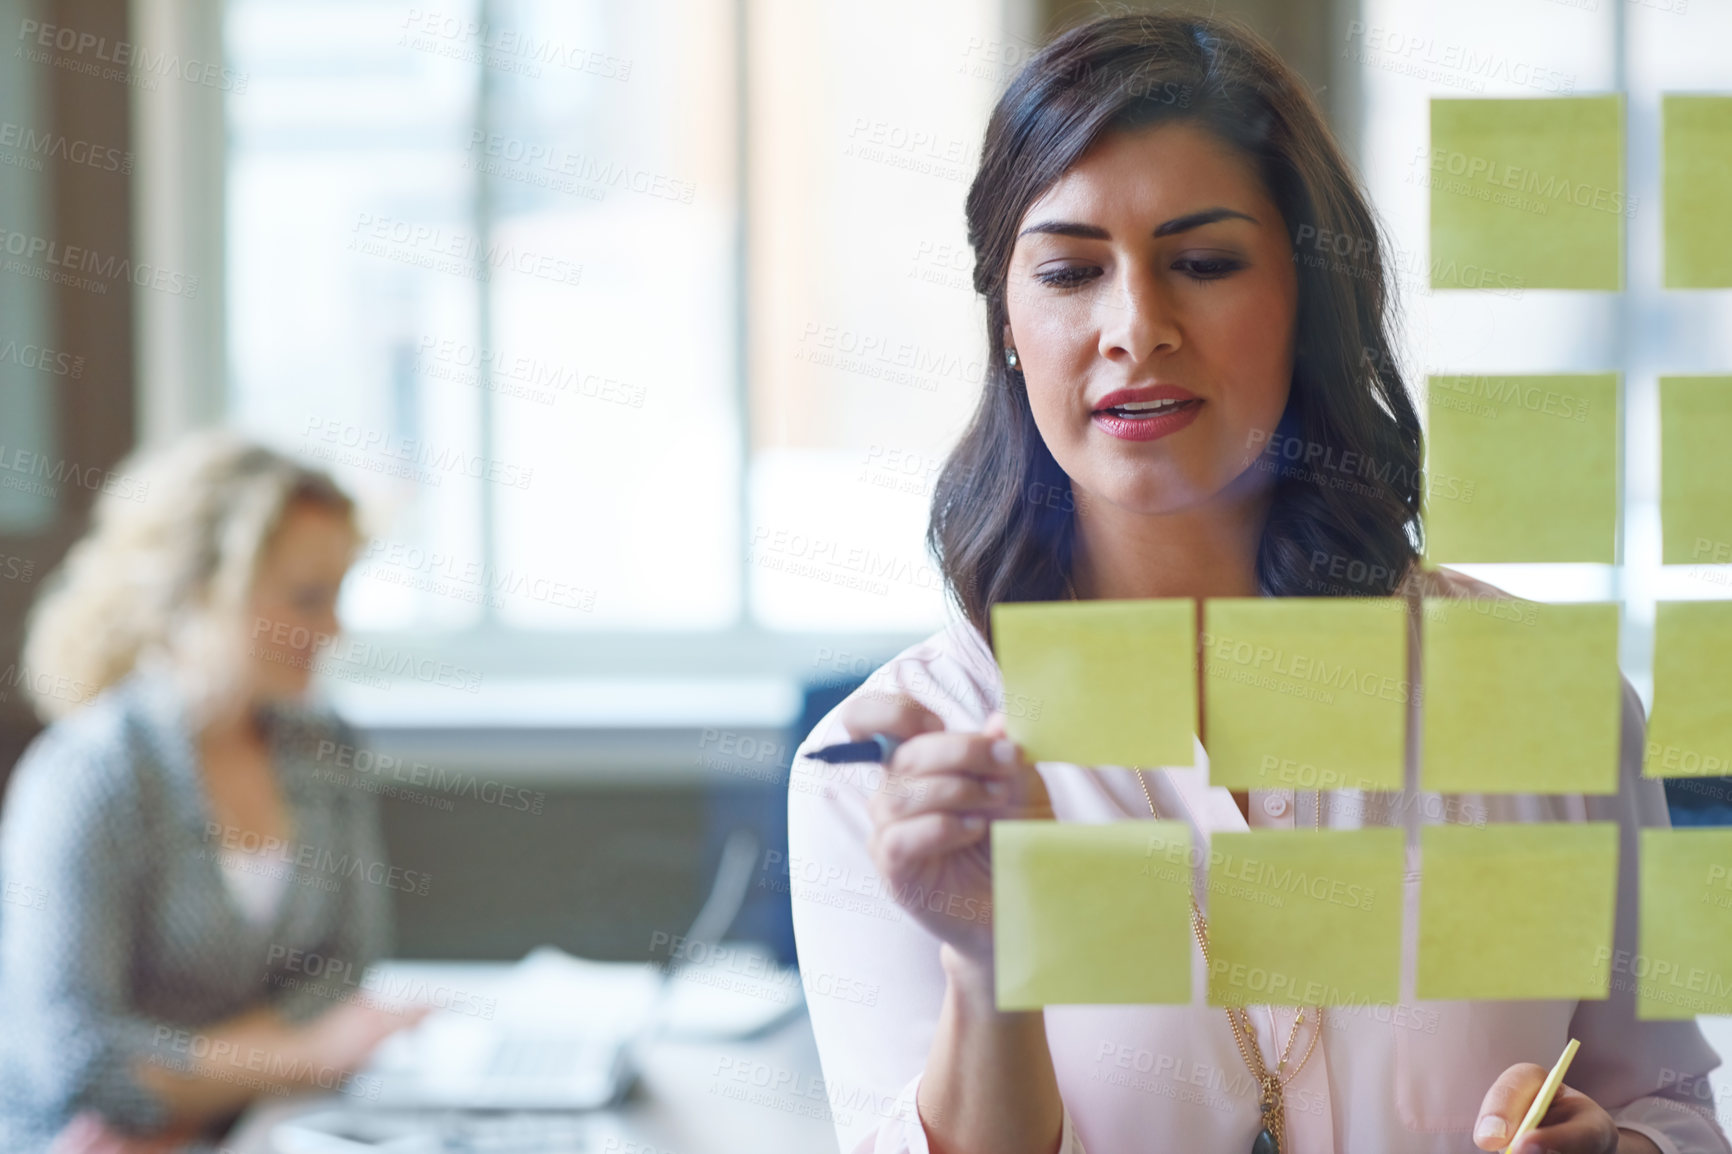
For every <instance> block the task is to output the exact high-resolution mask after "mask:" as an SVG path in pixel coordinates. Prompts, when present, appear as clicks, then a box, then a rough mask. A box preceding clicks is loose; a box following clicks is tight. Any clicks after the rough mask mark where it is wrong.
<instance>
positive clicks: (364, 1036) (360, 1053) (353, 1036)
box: [301, 1001, 433, 1074]
mask: <svg viewBox="0 0 1732 1154" xmlns="http://www.w3.org/2000/svg"><path fill="white" fill-rule="evenodd" d="M432 1010H433V1007H431V1006H378V1005H372V1004H370V1003H367V1002H360V1001H348V1002H343V1003H341V1004H340V1005H338V1006H336V1007H335V1008H333V1009H331V1010H328V1011H326V1012H325V1013H323V1014H321V1015H319V1017H317V1018H315V1019H313V1020H312V1021H311V1022H309V1023H308V1024H307V1025H305V1026H303V1027H302V1028H301V1029H302V1035H301V1045H302V1048H303V1050H304V1052H305V1055H306V1058H307V1059H308V1060H309V1061H310V1062H311V1063H312V1064H313V1065H314V1066H323V1067H324V1068H325V1069H326V1070H336V1071H339V1072H342V1073H345V1074H352V1073H354V1072H355V1071H356V1070H359V1069H360V1068H361V1067H362V1066H364V1065H366V1063H367V1059H368V1057H370V1056H371V1055H372V1053H373V1051H374V1050H376V1049H378V1048H379V1043H381V1042H383V1041H384V1040H385V1039H386V1038H389V1037H390V1036H391V1035H392V1034H395V1033H396V1032H397V1031H398V1030H406V1029H408V1028H409V1027H410V1026H413V1025H415V1024H416V1023H417V1022H419V1021H420V1020H421V1019H422V1018H425V1017H426V1016H427V1015H428V1014H429V1013H431V1012H432Z"/></svg>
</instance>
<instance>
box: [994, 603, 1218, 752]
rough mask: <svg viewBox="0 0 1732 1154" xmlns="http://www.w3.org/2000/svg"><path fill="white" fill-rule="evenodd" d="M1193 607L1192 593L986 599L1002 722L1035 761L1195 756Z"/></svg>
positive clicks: (1195, 639)
mask: <svg viewBox="0 0 1732 1154" xmlns="http://www.w3.org/2000/svg"><path fill="white" fill-rule="evenodd" d="M1196 622H1197V609H1196V604H1195V602H1193V601H1191V600H1190V599H1189V598H1185V597H1178V598H1159V599H1150V600H1143V601H1042V602H1023V603H1016V604H1006V603H1000V604H998V605H994V606H993V607H992V636H993V648H994V649H995V650H997V654H998V667H999V670H1000V671H1001V672H1002V673H1003V675H1004V696H1005V700H1007V701H1010V700H1015V701H1018V702H1020V703H1022V704H1023V705H1024V706H1025V708H1023V709H1019V710H1014V711H1010V712H1009V713H1007V715H1006V719H1005V721H1006V728H1007V732H1008V733H1009V735H1010V738H1011V740H1012V741H1015V742H1017V743H1018V744H1019V745H1021V746H1022V747H1023V748H1024V750H1025V751H1026V752H1027V755H1028V756H1029V758H1030V759H1031V760H1034V761H1069V762H1075V763H1077V764H1079V765H1125V766H1159V765H1191V764H1193V763H1194V762H1195V761H1196V744H1195V733H1196V724H1197V675H1196V650H1197V624H1196Z"/></svg>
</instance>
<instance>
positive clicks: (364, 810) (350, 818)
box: [275, 721, 392, 1022]
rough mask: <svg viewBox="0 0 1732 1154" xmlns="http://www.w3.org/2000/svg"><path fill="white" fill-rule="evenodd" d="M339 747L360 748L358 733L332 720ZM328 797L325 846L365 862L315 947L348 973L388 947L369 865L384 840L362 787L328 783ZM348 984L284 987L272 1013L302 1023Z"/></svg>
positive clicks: (383, 901) (347, 883) (379, 889)
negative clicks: (338, 961) (328, 831)
mask: <svg viewBox="0 0 1732 1154" xmlns="http://www.w3.org/2000/svg"><path fill="white" fill-rule="evenodd" d="M333 733H334V735H335V736H334V740H335V741H337V742H338V743H339V744H340V745H344V746H347V747H349V748H359V746H358V745H357V742H358V737H357V735H356V733H355V732H354V730H353V729H352V728H350V727H349V726H348V725H347V724H345V723H343V722H340V721H337V722H334V723H333V727H332V728H331V729H328V730H325V731H323V735H324V736H326V737H330V736H332V734H333ZM329 788H330V790H331V793H332V796H333V801H332V805H333V818H332V822H331V829H332V838H333V841H334V842H335V844H333V845H331V846H329V847H324V846H321V847H319V848H321V849H325V848H328V849H329V850H330V851H331V853H332V854H333V855H335V856H336V857H338V858H339V859H343V858H344V857H345V855H346V860H349V861H358V862H363V863H366V865H367V867H368V868H367V869H364V870H362V871H360V872H359V873H357V874H356V875H355V876H352V877H348V878H345V879H343V882H342V886H341V888H340V889H339V890H338V891H337V894H336V904H337V911H336V918H335V919H334V921H333V922H332V927H331V932H330V934H329V935H328V936H327V938H326V939H325V940H324V941H323V942H321V943H320V944H319V945H318V946H317V947H316V951H317V952H318V953H319V954H322V955H323V956H325V957H327V958H338V959H341V960H343V961H344V962H345V963H349V964H350V965H352V966H353V972H354V973H357V974H360V973H364V972H365V971H366V969H367V967H369V966H371V965H372V964H373V963H375V962H377V961H380V960H382V959H383V958H385V957H386V956H387V955H388V954H389V953H390V950H391V944H392V943H391V939H392V926H391V900H390V895H391V891H390V889H389V888H388V887H387V886H386V885H385V884H383V883H382V882H380V881H375V880H372V879H370V878H369V877H368V874H370V873H372V872H373V870H372V864H373V863H375V862H381V863H382V862H385V861H386V857H385V838H384V834H383V832H382V828H381V823H380V819H379V801H378V798H377V797H376V796H375V795H374V794H372V793H371V792H369V791H367V790H364V789H350V788H345V787H342V786H336V785H333V786H330V787H329ZM351 992H353V990H351V989H350V988H348V987H341V988H336V989H333V987H332V986H331V985H330V984H329V983H321V982H307V983H301V984H298V985H296V986H294V987H292V988H290V989H287V990H285V991H284V992H283V993H282V995H281V996H280V997H279V998H277V999H276V1002H275V1005H276V1008H277V1011H278V1012H279V1013H281V1014H282V1015H283V1016H284V1017H286V1018H288V1019H289V1020H290V1021H291V1022H305V1021H308V1020H310V1019H312V1018H316V1017H318V1016H319V1015H320V1014H322V1013H323V1012H325V1011H326V1010H329V1009H331V1008H332V1007H333V1006H334V1005H336V1004H337V1002H338V1001H339V1000H340V997H341V995H343V994H347V993H351Z"/></svg>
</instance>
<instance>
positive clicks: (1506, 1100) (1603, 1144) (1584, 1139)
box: [1473, 1062, 1660, 1154]
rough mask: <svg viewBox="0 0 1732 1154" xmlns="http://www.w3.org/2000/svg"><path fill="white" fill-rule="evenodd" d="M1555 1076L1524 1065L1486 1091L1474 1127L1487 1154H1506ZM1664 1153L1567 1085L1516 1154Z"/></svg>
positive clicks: (1507, 1072)
mask: <svg viewBox="0 0 1732 1154" xmlns="http://www.w3.org/2000/svg"><path fill="white" fill-rule="evenodd" d="M1548 1073H1550V1071H1548V1070H1547V1069H1546V1068H1545V1067H1544V1066H1536V1065H1534V1064H1533V1063H1532V1062H1518V1063H1517V1064H1516V1065H1514V1066H1511V1067H1510V1068H1509V1069H1507V1070H1505V1071H1504V1072H1503V1074H1502V1075H1500V1076H1499V1077H1498V1080H1497V1081H1496V1082H1493V1083H1492V1086H1491V1089H1489V1090H1487V1091H1486V1092H1485V1100H1484V1101H1483V1102H1481V1103H1480V1107H1479V1121H1478V1122H1477V1123H1476V1124H1475V1125H1474V1128H1473V1141H1474V1145H1476V1146H1478V1147H1479V1148H1480V1149H1481V1150H1502V1149H1503V1148H1504V1147H1505V1146H1507V1145H1508V1144H1509V1140H1510V1135H1512V1134H1514V1133H1515V1132H1516V1127H1517V1126H1519V1125H1521V1120H1522V1118H1523V1116H1525V1115H1526V1114H1527V1112H1528V1107H1529V1106H1531V1105H1533V1101H1534V1099H1535V1098H1536V1097H1538V1096H1539V1092H1540V1086H1541V1085H1542V1084H1543V1083H1544V1082H1545V1080H1546V1075H1547V1074H1548ZM1547 1151H1554V1152H1555V1154H1660V1151H1659V1147H1657V1146H1655V1145H1654V1144H1653V1143H1652V1142H1650V1141H1648V1140H1647V1139H1646V1138H1643V1137H1642V1136H1641V1135H1639V1134H1634V1133H1631V1132H1630V1131H1628V1130H1619V1129H1618V1124H1617V1123H1616V1122H1614V1121H1612V1116H1611V1115H1610V1114H1608V1113H1606V1112H1605V1110H1603V1109H1602V1108H1601V1107H1600V1104H1599V1103H1598V1102H1595V1101H1594V1100H1593V1099H1592V1098H1590V1097H1588V1096H1587V1095H1586V1094H1584V1093H1582V1092H1581V1091H1580V1090H1575V1089H1572V1088H1570V1087H1569V1086H1567V1085H1564V1086H1559V1087H1558V1092H1557V1096H1556V1097H1554V1098H1553V1099H1552V1107H1551V1109H1550V1110H1547V1111H1546V1116H1545V1117H1544V1118H1542V1119H1540V1124H1539V1125H1538V1126H1536V1127H1534V1129H1533V1130H1532V1131H1531V1132H1529V1134H1528V1135H1527V1137H1525V1138H1523V1139H1522V1142H1521V1145H1520V1146H1518V1147H1516V1148H1515V1149H1514V1150H1512V1151H1510V1154H1546V1152H1547Z"/></svg>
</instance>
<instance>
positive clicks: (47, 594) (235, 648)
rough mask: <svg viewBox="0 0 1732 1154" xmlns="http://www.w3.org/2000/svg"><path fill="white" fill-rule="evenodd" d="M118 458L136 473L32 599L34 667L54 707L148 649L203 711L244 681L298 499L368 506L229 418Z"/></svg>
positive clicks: (29, 652)
mask: <svg viewBox="0 0 1732 1154" xmlns="http://www.w3.org/2000/svg"><path fill="white" fill-rule="evenodd" d="M117 471H118V472H120V473H121V474H122V475H124V476H128V477H131V478H133V479H135V480H136V481H137V485H136V486H127V487H125V488H124V489H122V488H120V487H116V488H115V489H111V490H109V491H105V492H104V493H103V494H102V495H101V496H100V497H99V498H98V499H97V502H96V506H95V508H94V509H93V511H92V515H91V529H90V531H89V532H88V533H87V534H85V536H84V537H83V538H81V539H80V540H79V541H78V543H77V544H75V545H74V546H73V547H72V549H71V550H70V551H69V552H68V553H67V555H66V559H65V561H64V562H63V563H62V564H61V565H60V567H59V568H58V569H57V570H56V571H55V572H54V573H53V574H52V575H51V576H50V577H49V579H48V580H47V581H46V582H45V583H44V586H43V590H42V593H41V594H40V595H39V596H38V598H37V600H36V604H35V605H34V606H33V607H32V609H31V613H30V619H29V623H28V626H27V633H26V637H25V641H24V653H23V667H24V670H23V671H24V675H25V678H26V687H27V689H28V692H29V695H30V699H31V702H32V704H33V705H34V706H35V707H36V712H37V714H38V715H39V716H40V717H42V719H43V720H45V721H53V720H55V719H56V718H59V717H63V716H65V715H66V714H68V713H70V712H72V711H73V710H74V709H76V708H77V707H78V706H80V705H82V704H84V703H85V702H87V701H89V700H90V699H91V698H93V697H95V696H96V695H97V694H98V693H100V692H102V691H103V690H104V689H106V688H108V687H109V686H111V685H113V684H114V683H115V682H117V681H119V680H120V679H121V678H123V677H125V676H126V675H127V674H128V673H130V672H132V670H133V669H134V668H136V667H138V666H140V665H141V664H145V663H147V662H149V663H157V662H160V663H161V664H162V665H163V667H164V669H165V670H166V671H168V672H171V673H172V674H174V675H176V676H177V677H178V679H179V680H180V681H181V682H182V684H183V687H184V689H185V690H186V692H187V695H188V704H189V706H190V707H191V708H192V709H193V710H194V711H195V712H198V711H201V710H203V709H205V708H208V707H209V706H211V705H212V704H214V703H215V702H216V701H217V700H219V699H220V698H221V697H222V695H223V693H224V691H225V690H226V689H230V688H232V687H233V686H234V685H236V684H237V683H238V677H237V673H238V670H237V669H236V668H235V663H236V662H237V661H239V660H240V659H241V658H240V654H241V653H242V652H244V645H242V644H241V643H239V641H238V640H237V638H241V639H244V633H243V618H244V615H245V608H246V601H247V598H248V596H249V594H250V592H251V589H252V583H253V577H254V574H255V572H256V571H257V568H258V562H259V558H260V556H261V555H262V554H263V553H264V551H265V549H266V547H267V546H268V545H269V544H270V541H271V538H272V536H273V535H274V534H275V532H276V530H277V527H278V526H279V525H280V524H281V522H282V519H283V515H284V513H285V512H286V511H287V510H288V509H289V507H290V505H292V504H294V503H296V502H302V501H306V502H311V503H313V504H314V505H316V506H319V507H321V508H325V509H329V510H332V511H334V512H337V513H340V514H341V515H343V516H345V517H347V518H349V519H350V521H351V522H353V521H354V519H355V516H356V510H355V503H354V500H353V498H351V497H350V496H349V495H348V494H347V493H345V492H344V491H343V490H342V489H341V488H340V487H339V486H338V485H337V483H336V481H334V480H333V479H332V478H331V476H330V475H329V474H328V473H326V472H324V471H323V470H321V469H317V468H314V467H311V466H307V465H303V464H301V463H300V462H298V461H295V460H293V459H292V458H290V457H288V456H285V455H283V454H282V453H279V452H277V451H275V450H274V449H270V448H267V447H265V446H264V445H261V444H258V443H256V442H253V441H250V440H248V439H246V438H244V437H242V436H240V435H238V434H236V433H233V432H230V431H228V430H223V429H212V430H204V431H200V432H196V433H193V434H190V435H188V436H186V437H184V438H182V439H181V440H179V441H176V442H175V443H173V444H171V445H169V446H167V447H166V448H164V449H159V450H156V451H146V452H142V453H135V454H134V455H133V456H132V457H130V458H128V459H127V461H125V462H124V463H122V464H121V465H120V466H118V470H117Z"/></svg>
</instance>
